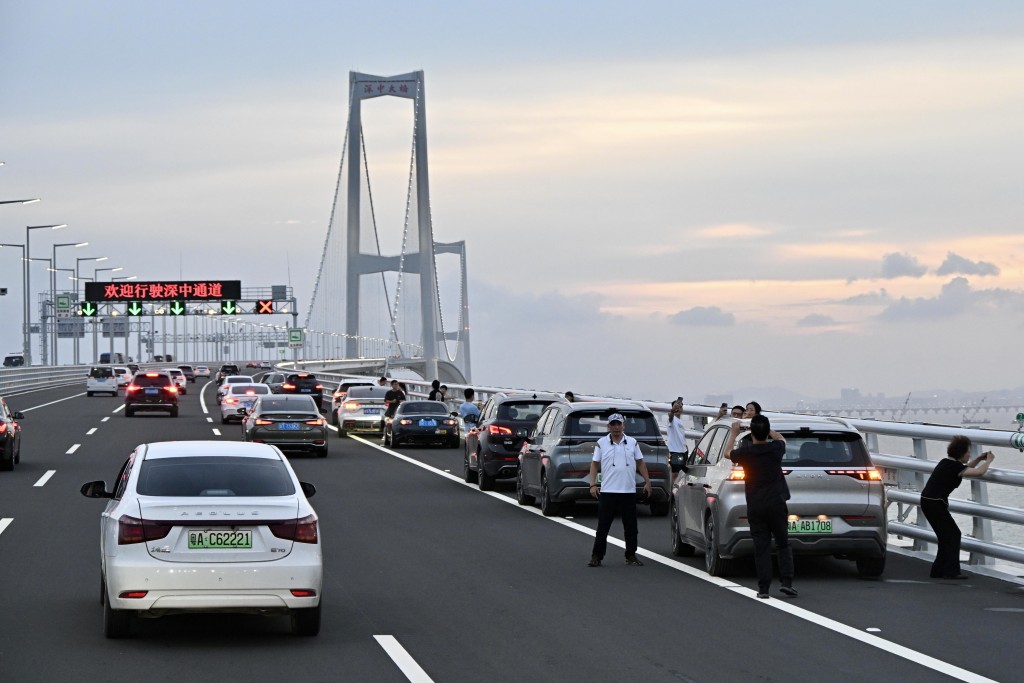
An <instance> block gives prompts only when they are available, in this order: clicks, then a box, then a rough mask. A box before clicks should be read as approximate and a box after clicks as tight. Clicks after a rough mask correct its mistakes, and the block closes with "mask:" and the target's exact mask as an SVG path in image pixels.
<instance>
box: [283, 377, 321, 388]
mask: <svg viewBox="0 0 1024 683" xmlns="http://www.w3.org/2000/svg"><path fill="white" fill-rule="evenodd" d="M288 382H289V383H291V384H294V385H295V386H297V387H315V386H316V384H317V381H316V375H288Z"/></svg>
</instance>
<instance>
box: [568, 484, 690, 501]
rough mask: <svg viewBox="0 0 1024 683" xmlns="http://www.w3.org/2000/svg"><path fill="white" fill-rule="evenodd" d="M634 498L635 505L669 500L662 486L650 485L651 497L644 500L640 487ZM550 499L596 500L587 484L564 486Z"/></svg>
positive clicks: (665, 489)
mask: <svg viewBox="0 0 1024 683" xmlns="http://www.w3.org/2000/svg"><path fill="white" fill-rule="evenodd" d="M636 496H637V503H639V504H640V505H647V504H648V503H662V502H666V501H668V500H670V495H669V492H668V489H667V488H664V487H662V486H653V485H652V487H651V495H650V497H649V498H644V489H643V487H642V486H638V487H637V489H636ZM551 498H552V500H554V501H557V502H559V503H568V502H571V501H577V500H584V501H587V500H589V501H595V502H596V499H595V498H594V497H593V496H591V495H590V484H589V483H587V482H583V483H581V484H573V485H570V486H565V487H563V488H562V490H560V491H559V492H558V493H557V494H556V495H553V496H551Z"/></svg>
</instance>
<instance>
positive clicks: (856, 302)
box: [835, 289, 892, 306]
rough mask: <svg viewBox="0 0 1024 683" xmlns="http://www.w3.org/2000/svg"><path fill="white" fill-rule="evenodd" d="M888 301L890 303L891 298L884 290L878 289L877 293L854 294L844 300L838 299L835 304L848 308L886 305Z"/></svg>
mask: <svg viewBox="0 0 1024 683" xmlns="http://www.w3.org/2000/svg"><path fill="white" fill-rule="evenodd" d="M890 301H892V297H891V296H889V292H887V291H885V289H880V290H878V291H877V292H864V293H863V294H855V295H853V296H850V297H847V298H845V299H839V300H838V301H836V302H835V303H837V304H846V305H848V306H876V305H878V304H887V303H889V302H890Z"/></svg>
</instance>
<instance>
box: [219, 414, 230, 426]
mask: <svg viewBox="0 0 1024 683" xmlns="http://www.w3.org/2000/svg"><path fill="white" fill-rule="evenodd" d="M220 423H221V424H222V425H226V424H227V423H228V418H227V417H226V416H224V415H221V416H220Z"/></svg>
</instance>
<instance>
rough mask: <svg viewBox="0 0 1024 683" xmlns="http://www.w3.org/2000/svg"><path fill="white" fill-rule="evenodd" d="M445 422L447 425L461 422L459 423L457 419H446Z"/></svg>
mask: <svg viewBox="0 0 1024 683" xmlns="http://www.w3.org/2000/svg"><path fill="white" fill-rule="evenodd" d="M444 423H445V424H446V425H457V424H459V423H458V422H456V421H455V420H445V421H444Z"/></svg>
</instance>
